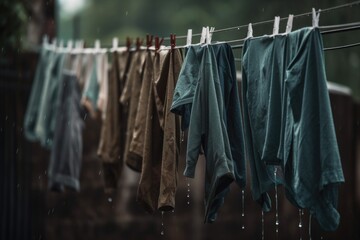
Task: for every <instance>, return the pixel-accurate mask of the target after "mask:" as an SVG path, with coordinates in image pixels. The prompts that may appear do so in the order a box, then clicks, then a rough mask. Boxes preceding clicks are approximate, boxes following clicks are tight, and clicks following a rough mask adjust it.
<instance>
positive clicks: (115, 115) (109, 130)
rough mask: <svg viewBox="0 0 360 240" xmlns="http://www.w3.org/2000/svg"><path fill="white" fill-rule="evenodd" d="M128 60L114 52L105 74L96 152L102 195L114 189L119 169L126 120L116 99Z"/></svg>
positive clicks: (122, 52) (121, 53) (120, 53)
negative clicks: (105, 89) (100, 167)
mask: <svg viewBox="0 0 360 240" xmlns="http://www.w3.org/2000/svg"><path fill="white" fill-rule="evenodd" d="M130 58H131V54H130V52H128V51H127V50H126V49H124V50H123V51H118V52H114V53H113V58H112V66H111V69H110V72H109V89H108V90H109V95H108V97H107V108H106V117H105V119H103V122H102V127H101V135H100V141H99V148H98V152H97V153H98V156H99V157H100V159H101V160H102V163H103V168H104V169H103V170H104V180H105V190H106V191H111V190H114V189H116V187H117V182H118V179H119V177H120V173H121V170H122V167H123V152H124V146H125V131H126V126H124V123H125V122H126V119H125V118H124V117H125V116H124V114H123V106H122V104H120V102H119V98H120V94H121V92H122V91H123V88H124V80H125V78H124V76H125V74H126V73H125V71H126V69H127V67H126V65H128V64H129V62H130Z"/></svg>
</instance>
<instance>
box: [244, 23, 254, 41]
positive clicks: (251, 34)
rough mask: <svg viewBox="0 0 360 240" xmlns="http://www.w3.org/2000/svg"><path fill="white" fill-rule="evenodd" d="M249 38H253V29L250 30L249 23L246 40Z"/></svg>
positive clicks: (250, 25)
mask: <svg viewBox="0 0 360 240" xmlns="http://www.w3.org/2000/svg"><path fill="white" fill-rule="evenodd" d="M251 37H253V28H252V24H251V23H249V26H248V32H247V36H246V38H251Z"/></svg>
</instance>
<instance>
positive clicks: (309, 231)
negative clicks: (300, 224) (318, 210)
mask: <svg viewBox="0 0 360 240" xmlns="http://www.w3.org/2000/svg"><path fill="white" fill-rule="evenodd" d="M309 239H310V240H311V214H310V215H309Z"/></svg>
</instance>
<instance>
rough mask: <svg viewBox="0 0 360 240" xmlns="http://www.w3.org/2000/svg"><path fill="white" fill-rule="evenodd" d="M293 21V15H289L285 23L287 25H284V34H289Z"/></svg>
mask: <svg viewBox="0 0 360 240" xmlns="http://www.w3.org/2000/svg"><path fill="white" fill-rule="evenodd" d="M293 20H294V15H293V14H289V17H288V21H287V24H286V30H285V33H289V32H291V30H292V26H293Z"/></svg>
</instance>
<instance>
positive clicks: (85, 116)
mask: <svg viewBox="0 0 360 240" xmlns="http://www.w3.org/2000/svg"><path fill="white" fill-rule="evenodd" d="M86 118H87V114H86V113H85V115H84V121H85V120H86Z"/></svg>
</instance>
